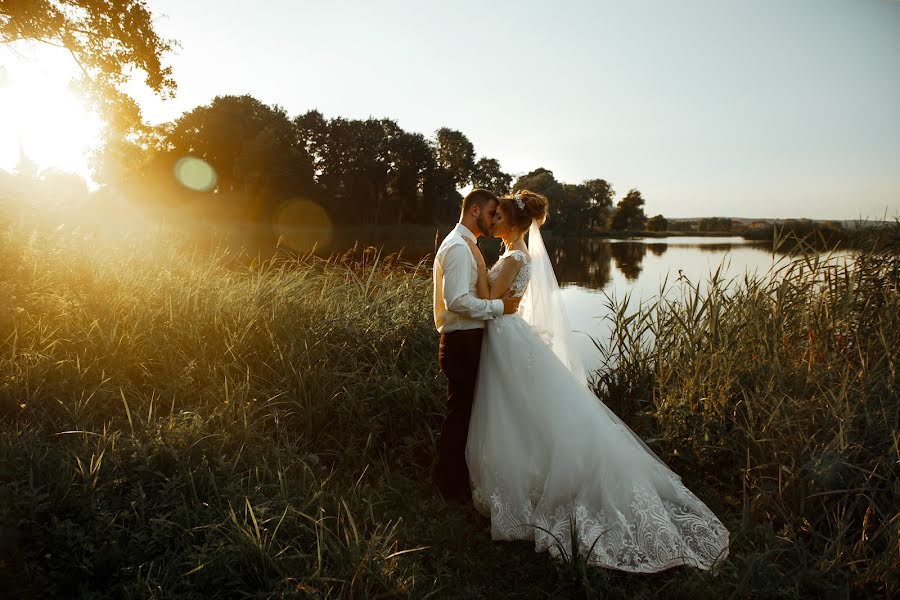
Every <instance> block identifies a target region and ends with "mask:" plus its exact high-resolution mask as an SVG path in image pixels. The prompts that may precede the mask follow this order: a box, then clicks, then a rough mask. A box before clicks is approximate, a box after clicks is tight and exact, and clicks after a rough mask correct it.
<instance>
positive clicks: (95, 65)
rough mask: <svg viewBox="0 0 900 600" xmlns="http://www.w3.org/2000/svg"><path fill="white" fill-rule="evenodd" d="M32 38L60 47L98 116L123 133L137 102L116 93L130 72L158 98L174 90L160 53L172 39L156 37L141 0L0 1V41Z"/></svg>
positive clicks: (136, 117) (134, 117)
mask: <svg viewBox="0 0 900 600" xmlns="http://www.w3.org/2000/svg"><path fill="white" fill-rule="evenodd" d="M20 41H34V42H41V43H44V44H48V45H50V46H55V47H58V48H64V49H65V50H67V51H68V52H69V53H70V54H71V55H72V58H73V59H74V60H75V62H76V63H77V64H78V66H79V67H80V69H81V72H82V74H83V79H82V84H83V86H84V87H85V88H86V89H87V90H88V91H89V92H91V94H90V97H91V99H92V100H93V102H94V104H95V106H96V107H97V108H98V111H99V112H100V114H101V116H103V117H104V118H105V119H106V121H107V122H108V123H109V124H110V125H111V126H113V128H114V129H116V130H118V131H121V132H127V131H131V130H133V129H134V128H135V127H137V126H138V125H140V122H141V119H140V110H139V108H138V106H137V104H136V103H135V102H134V100H132V99H131V98H130V97H128V96H127V95H126V94H125V93H124V92H122V85H123V84H124V83H125V82H126V81H128V80H129V79H130V77H131V74H132V71H134V70H137V71H139V72H141V73H143V77H144V81H145V83H146V84H147V85H148V86H149V87H150V89H152V90H153V91H155V92H156V93H158V94H160V95H163V96H170V95H172V94H173V93H174V91H175V81H174V79H173V78H172V69H171V67H168V66H165V65H164V64H163V55H164V54H166V53H167V52H169V51H170V50H171V49H172V46H173V42H171V41H169V40H165V39H162V38H160V37H159V35H158V34H157V33H156V31H155V29H154V27H153V19H152V15H151V13H150V10H149V9H148V8H147V3H146V2H145V0H3V2H0V43H3V44H11V43H16V42H20Z"/></svg>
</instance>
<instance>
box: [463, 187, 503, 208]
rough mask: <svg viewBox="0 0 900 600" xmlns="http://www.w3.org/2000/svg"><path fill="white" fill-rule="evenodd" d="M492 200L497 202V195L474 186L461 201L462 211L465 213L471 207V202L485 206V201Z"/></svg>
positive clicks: (480, 206)
mask: <svg viewBox="0 0 900 600" xmlns="http://www.w3.org/2000/svg"><path fill="white" fill-rule="evenodd" d="M491 200H493V201H494V202H499V200H498V199H497V195H496V194H495V193H494V192H492V191H490V190H485V189H483V188H475V189H474V190H472V191H471V192H469V193H468V194H467V195H466V197H465V198H463V201H462V212H463V214H465V213H466V211H468V210H469V209H470V208H472V205H473V204H476V205H478V208H484V207H485V206H487V203H488V202H490V201H491Z"/></svg>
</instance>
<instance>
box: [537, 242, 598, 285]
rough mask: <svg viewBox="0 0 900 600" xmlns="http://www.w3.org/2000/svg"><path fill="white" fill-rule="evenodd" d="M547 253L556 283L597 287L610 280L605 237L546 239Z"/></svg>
mask: <svg viewBox="0 0 900 600" xmlns="http://www.w3.org/2000/svg"><path fill="white" fill-rule="evenodd" d="M547 252H548V253H549V255H550V260H551V261H552V262H553V269H554V270H555V271H556V278H557V280H558V281H559V283H560V285H565V284H567V283H569V284H575V285H580V286H584V287H589V288H593V289H601V288H603V287H604V286H605V285H606V284H607V283H609V279H610V272H609V269H610V261H611V257H612V254H611V253H610V249H609V242H608V241H606V240H583V239H582V240H578V239H556V240H547Z"/></svg>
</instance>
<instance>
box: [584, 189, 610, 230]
mask: <svg viewBox="0 0 900 600" xmlns="http://www.w3.org/2000/svg"><path fill="white" fill-rule="evenodd" d="M581 185H583V186H584V188H585V189H586V190H587V202H588V205H587V209H586V211H585V217H586V219H587V227H588V229H589V230H594V229H599V228H603V227H605V226H606V224H607V222H608V221H609V215H610V211H611V208H612V202H613V197H614V196H615V191H614V190H613V188H612V185H610V183H609V182H608V181H606V180H605V179H588V180H587V181H585V182H584V183H583V184H581Z"/></svg>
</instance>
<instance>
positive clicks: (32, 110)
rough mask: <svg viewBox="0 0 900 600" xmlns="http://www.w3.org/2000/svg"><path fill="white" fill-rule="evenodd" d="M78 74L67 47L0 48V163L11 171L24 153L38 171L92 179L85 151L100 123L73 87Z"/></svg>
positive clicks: (92, 144) (93, 142)
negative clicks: (53, 171)
mask: <svg viewBox="0 0 900 600" xmlns="http://www.w3.org/2000/svg"><path fill="white" fill-rule="evenodd" d="M76 75H77V66H76V65H75V64H74V61H73V60H72V58H71V57H70V56H69V55H68V53H66V52H65V51H60V50H57V49H52V48H49V49H44V48H40V47H35V46H31V47H27V46H26V47H24V48H16V49H13V48H5V49H4V51H3V52H2V53H0V169H4V170H6V171H12V170H13V169H14V168H15V167H16V165H17V164H18V163H19V160H20V157H21V155H22V153H24V155H25V156H26V157H27V158H28V159H29V160H30V161H32V162H33V163H35V164H36V165H37V168H38V170H39V171H43V170H46V169H57V170H60V171H64V172H67V173H75V174H77V175H80V176H81V177H83V178H84V179H85V180H86V181H87V182H88V183H89V184H92V183H93V182H92V181H91V178H90V168H89V166H88V153H89V152H90V150H91V149H92V148H94V147H96V146H97V144H98V143H99V141H100V134H101V131H102V127H103V123H102V121H101V119H100V117H99V116H98V115H97V114H96V113H94V112H92V111H91V110H90V109H89V108H88V107H87V106H86V104H85V101H84V99H83V98H82V97H80V96H79V94H78V92H77V91H76V90H75V89H73V86H72V83H71V82H72V81H73V78H74V77H75V76H76Z"/></svg>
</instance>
